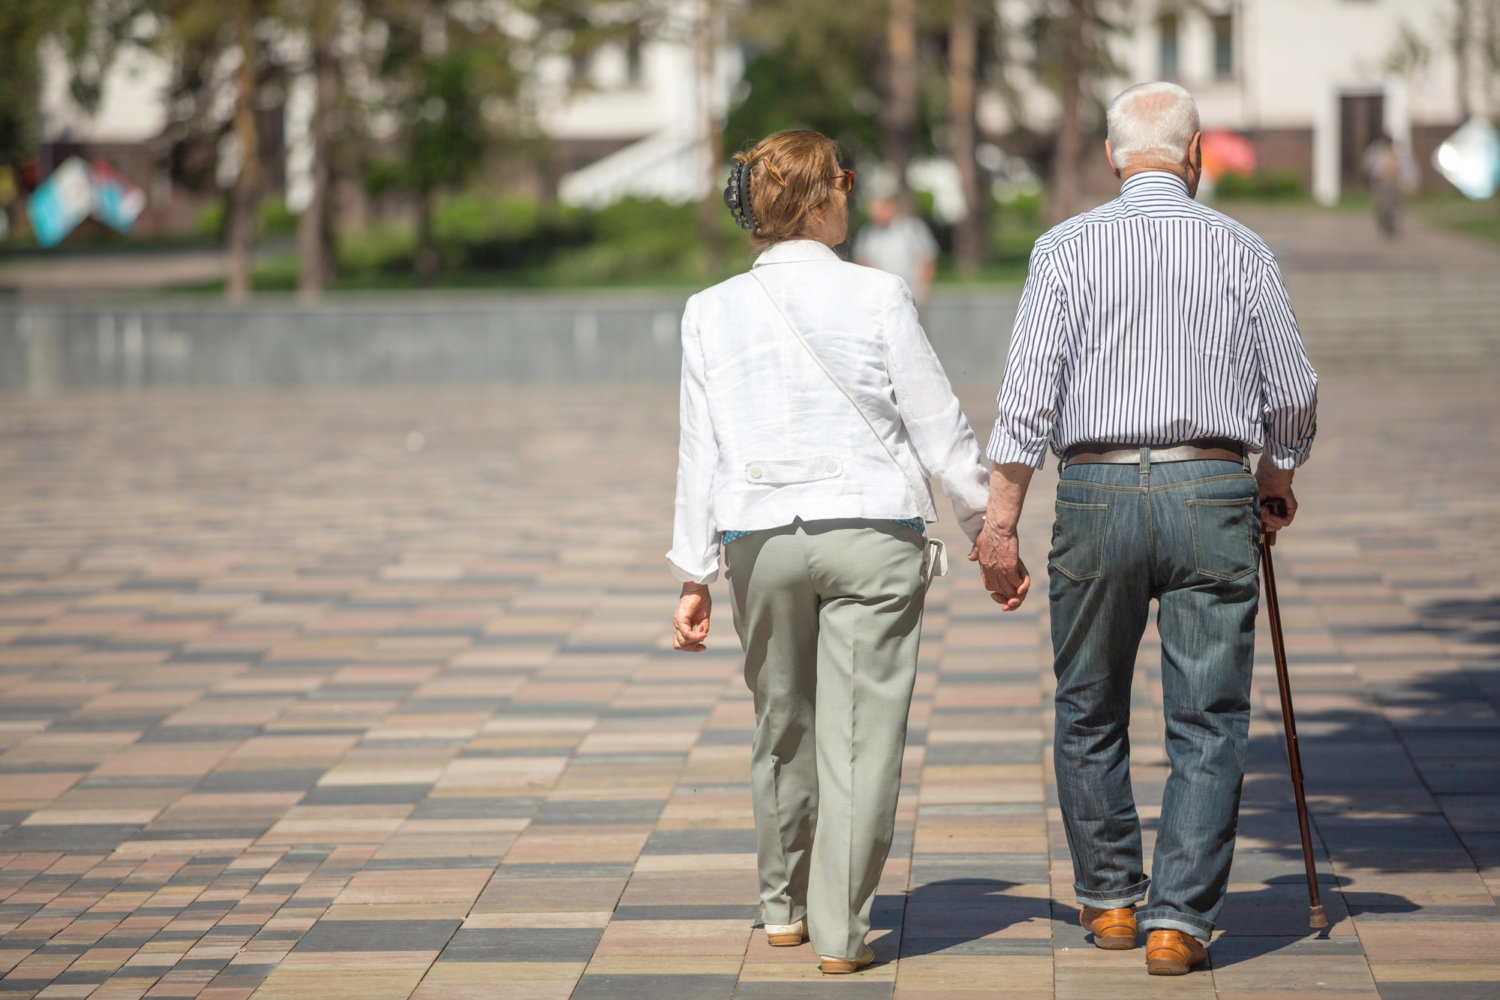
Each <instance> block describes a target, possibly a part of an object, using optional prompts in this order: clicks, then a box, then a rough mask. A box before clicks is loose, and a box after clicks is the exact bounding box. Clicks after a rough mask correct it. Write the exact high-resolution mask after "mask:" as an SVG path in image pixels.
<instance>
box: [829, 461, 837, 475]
mask: <svg viewBox="0 0 1500 1000" xmlns="http://www.w3.org/2000/svg"><path fill="white" fill-rule="evenodd" d="M827 469H828V471H829V472H837V471H839V463H837V462H834V461H830V462H829V463H828V465H827Z"/></svg>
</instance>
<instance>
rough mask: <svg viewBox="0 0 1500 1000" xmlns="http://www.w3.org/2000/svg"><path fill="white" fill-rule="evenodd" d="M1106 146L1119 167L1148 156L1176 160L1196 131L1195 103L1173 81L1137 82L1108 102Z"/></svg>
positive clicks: (1185, 151)
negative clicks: (1107, 137)
mask: <svg viewBox="0 0 1500 1000" xmlns="http://www.w3.org/2000/svg"><path fill="white" fill-rule="evenodd" d="M1105 117H1106V120H1107V121H1108V123H1109V148H1110V150H1111V151H1112V152H1113V153H1114V161H1115V166H1116V167H1117V168H1119V169H1121V170H1123V169H1125V168H1126V167H1127V166H1129V165H1130V162H1131V161H1132V160H1135V159H1137V158H1139V157H1148V158H1150V159H1155V160H1166V161H1167V162H1169V163H1177V162H1179V161H1181V160H1182V158H1183V156H1184V155H1185V154H1186V153H1187V147H1188V143H1189V142H1191V141H1192V138H1193V133H1194V132H1197V131H1198V105H1197V104H1196V103H1195V102H1194V101H1193V95H1192V94H1189V93H1188V92H1187V91H1186V90H1184V89H1183V88H1181V87H1179V86H1177V84H1175V83H1165V82H1157V83H1138V84H1136V85H1135V86H1134V87H1130V88H1129V89H1127V90H1123V91H1121V92H1120V95H1119V96H1118V97H1116V98H1115V99H1114V100H1113V101H1110V102H1109V111H1108V113H1107V114H1106V116H1105Z"/></svg>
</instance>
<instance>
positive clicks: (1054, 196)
mask: <svg viewBox="0 0 1500 1000" xmlns="http://www.w3.org/2000/svg"><path fill="white" fill-rule="evenodd" d="M1129 4H1130V0H1034V7H1033V8H1032V9H1033V13H1032V15H1031V17H1030V20H1029V22H1028V24H1027V28H1026V34H1027V36H1028V43H1029V44H1028V45H1027V48H1028V50H1029V57H1028V62H1029V66H1028V68H1029V69H1030V71H1031V76H1032V77H1033V78H1034V79H1035V80H1036V82H1037V83H1039V84H1040V85H1042V86H1043V87H1046V88H1047V89H1048V90H1051V91H1052V92H1053V93H1054V94H1056V95H1057V96H1058V100H1059V104H1060V105H1061V111H1060V114H1059V117H1058V122H1057V131H1056V133H1055V138H1054V140H1053V142H1052V144H1051V153H1050V159H1051V174H1052V185H1051V192H1050V194H1049V198H1048V210H1047V217H1048V220H1049V221H1050V222H1052V223H1054V224H1055V223H1057V222H1061V221H1062V220H1064V219H1066V218H1068V217H1069V216H1071V215H1072V214H1074V213H1075V212H1076V211H1077V206H1078V197H1079V156H1080V155H1081V153H1082V148H1083V137H1084V132H1085V131H1086V130H1087V129H1088V127H1089V123H1090V122H1093V123H1094V124H1095V125H1098V124H1099V123H1102V121H1103V110H1104V106H1105V100H1104V98H1103V97H1102V95H1100V94H1099V92H1098V82H1099V81H1100V80H1104V79H1109V78H1111V77H1118V76H1121V75H1123V71H1122V69H1121V67H1120V66H1119V64H1118V63H1117V62H1116V60H1115V58H1114V55H1113V53H1112V51H1111V49H1110V38H1111V36H1112V35H1115V34H1118V33H1120V32H1121V31H1122V30H1123V29H1122V27H1121V24H1120V21H1119V19H1118V18H1117V17H1116V16H1115V15H1116V14H1117V13H1119V12H1120V11H1123V9H1124V8H1126V7H1127V6H1128V5H1129ZM1002 93H1003V94H1004V95H1005V96H1006V97H1007V98H1008V100H1009V102H1010V104H1011V107H1012V114H1013V117H1014V118H1015V120H1016V121H1018V122H1021V123H1024V122H1025V121H1026V116H1025V115H1024V113H1022V112H1021V110H1020V100H1019V98H1020V96H1021V95H1020V93H1019V92H1018V91H1016V90H1012V89H1008V88H1007V89H1003V90H1002ZM1045 157H1046V154H1045V151H1044V152H1043V154H1042V155H1041V156H1039V157H1038V158H1039V159H1045Z"/></svg>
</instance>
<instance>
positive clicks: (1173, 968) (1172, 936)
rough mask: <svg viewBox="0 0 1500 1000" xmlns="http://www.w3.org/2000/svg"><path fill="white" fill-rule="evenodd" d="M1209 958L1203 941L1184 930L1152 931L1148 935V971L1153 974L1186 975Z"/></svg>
mask: <svg viewBox="0 0 1500 1000" xmlns="http://www.w3.org/2000/svg"><path fill="white" fill-rule="evenodd" d="M1206 958H1208V949H1206V948H1204V947H1203V942H1202V941H1199V940H1198V939H1197V938H1195V937H1193V936H1192V935H1191V934H1184V933H1182V931H1152V932H1151V933H1149V934H1147V935H1146V971H1147V972H1149V973H1151V975H1153V976H1185V975H1187V974H1188V970H1189V969H1191V968H1192V967H1193V966H1195V965H1197V964H1198V963H1199V962H1202V961H1203V960H1204V959H1206Z"/></svg>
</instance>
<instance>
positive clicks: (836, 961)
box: [818, 958, 873, 976]
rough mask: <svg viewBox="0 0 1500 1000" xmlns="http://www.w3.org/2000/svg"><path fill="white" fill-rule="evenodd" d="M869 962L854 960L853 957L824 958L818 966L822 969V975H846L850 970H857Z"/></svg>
mask: <svg viewBox="0 0 1500 1000" xmlns="http://www.w3.org/2000/svg"><path fill="white" fill-rule="evenodd" d="M871 961H873V959H872V960H871ZM869 964H870V963H869V962H856V961H854V960H853V959H846V958H825V959H823V960H822V962H821V964H820V965H819V966H818V967H819V968H820V969H822V970H823V975H825V976H847V975H848V974H849V973H851V972H858V971H859V970H860V969H863V968H864V967H865V966H867V965H869Z"/></svg>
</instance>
